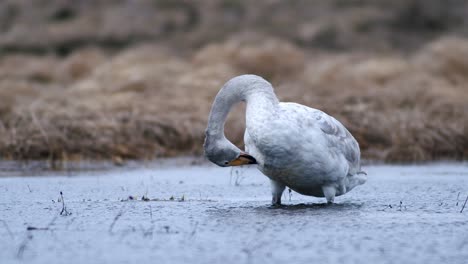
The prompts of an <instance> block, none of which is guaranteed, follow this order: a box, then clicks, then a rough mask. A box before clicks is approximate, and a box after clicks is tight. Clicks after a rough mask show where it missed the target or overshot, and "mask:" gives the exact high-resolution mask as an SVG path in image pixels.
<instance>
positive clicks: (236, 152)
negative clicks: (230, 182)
mask: <svg viewBox="0 0 468 264" xmlns="http://www.w3.org/2000/svg"><path fill="white" fill-rule="evenodd" d="M203 147H204V148H205V156H206V157H207V158H208V160H210V161H211V162H213V163H214V164H216V165H218V166H221V167H228V166H240V165H247V164H257V161H256V160H255V158H254V157H252V156H250V155H249V154H247V153H245V152H244V151H242V150H240V149H239V148H238V147H236V146H234V145H233V144H232V143H231V142H229V141H228V140H227V139H226V138H221V139H212V138H210V137H209V136H207V137H206V138H205V144H204V146H203Z"/></svg>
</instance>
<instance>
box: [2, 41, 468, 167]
mask: <svg viewBox="0 0 468 264" xmlns="http://www.w3.org/2000/svg"><path fill="white" fill-rule="evenodd" d="M258 43H259V42H257V41H255V37H254V38H252V37H251V36H248V35H247V36H246V35H242V36H235V37H232V38H231V39H229V40H227V41H225V42H221V43H217V44H210V45H207V46H203V47H202V48H200V49H199V50H196V51H194V52H193V53H192V54H190V55H188V56H184V57H179V56H176V55H174V54H173V53H172V52H171V51H170V50H168V49H167V48H165V47H161V46H157V45H151V44H148V45H139V46H134V47H131V48H128V49H126V50H125V51H123V52H120V53H117V54H113V55H109V54H107V53H106V52H104V51H102V50H99V49H90V48H86V49H79V50H77V51H75V52H73V53H72V54H70V55H68V56H66V57H55V56H51V55H45V56H25V55H8V56H3V57H1V59H0V98H1V99H2V103H1V104H0V157H3V158H7V159H50V160H76V159H83V158H86V159H114V160H121V159H153V158H156V157H162V156H175V155H181V154H195V155H199V154H201V153H202V142H203V136H204V135H203V132H204V129H205V126H206V119H207V115H208V112H209V108H210V106H211V102H212V100H213V98H214V96H215V95H216V93H217V91H218V90H219V88H220V87H221V86H222V84H223V83H224V82H225V81H227V80H228V79H229V78H231V77H233V76H235V75H238V74H242V73H256V74H260V75H263V76H265V77H267V78H268V79H269V80H271V81H272V82H273V83H274V85H275V86H276V91H277V94H278V95H279V97H280V98H281V99H282V100H284V101H296V102H299V103H303V104H306V105H309V106H312V107H315V108H320V109H322V110H324V111H326V112H328V113H329V114H332V115H334V116H336V117H337V118H338V119H339V120H341V121H342V122H343V123H344V124H345V125H346V126H347V127H348V128H349V129H350V130H351V132H352V133H353V134H354V135H355V137H356V138H357V139H358V141H359V142H360V145H361V147H362V150H363V156H364V157H365V158H370V159H377V160H385V161H426V160H434V159H458V160H460V159H467V158H468V131H466V128H467V127H468V115H467V114H468V40H466V39H461V38H443V39H440V40H437V41H434V42H432V43H430V44H428V45H426V46H425V47H424V48H422V49H421V50H419V51H418V52H415V53H413V54H410V55H407V56H403V55H401V54H398V53H387V54H386V55H379V54H375V53H363V52H346V53H340V54H336V53H335V54H329V53H324V52H313V51H307V50H303V49H301V48H298V47H296V46H295V45H293V44H291V43H289V42H285V41H281V40H278V39H275V38H268V40H266V41H262V42H261V44H258ZM236 110H242V107H239V108H236ZM242 115H243V112H242V111H235V113H233V114H232V115H231V116H230V121H229V122H228V124H227V125H228V129H227V131H228V137H230V138H231V139H233V141H234V142H235V143H236V144H239V145H241V144H242V133H243V117H242Z"/></svg>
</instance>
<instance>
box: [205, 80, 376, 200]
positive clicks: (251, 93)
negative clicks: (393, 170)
mask: <svg viewBox="0 0 468 264" xmlns="http://www.w3.org/2000/svg"><path fill="white" fill-rule="evenodd" d="M240 101H245V102H246V105H247V109H246V130H245V135H244V142H245V152H244V151H241V150H240V149H239V148H238V147H236V146H234V145H233V144H232V143H231V142H230V141H229V140H227V139H226V137H225V136H224V123H225V120H226V117H227V115H228V113H229V111H230V109H231V107H232V106H233V105H234V104H236V103H238V102H240ZM204 149H205V156H206V157H207V158H208V159H209V160H210V161H211V162H213V163H215V164H217V165H219V166H222V167H225V166H237V165H244V164H258V169H259V170H260V171H261V172H262V173H263V174H265V175H266V176H267V177H268V178H270V180H271V183H272V195H273V198H272V204H273V205H279V204H281V195H282V193H283V191H284V189H285V187H286V186H287V187H289V188H291V189H292V190H294V191H296V192H298V193H301V194H304V195H311V196H317V197H326V199H327V202H328V203H333V201H334V198H335V196H338V195H342V194H345V193H347V192H349V191H350V190H351V189H353V188H354V187H356V186H357V185H360V184H363V183H365V181H366V178H367V177H366V176H365V173H364V172H361V166H360V150H359V145H358V143H357V142H356V140H355V139H354V137H353V136H352V135H351V134H350V133H349V132H348V130H347V129H346V128H345V127H344V126H343V125H342V124H341V123H340V122H339V121H337V120H336V119H335V118H333V117H331V116H329V115H327V114H325V113H324V112H322V111H320V110H317V109H313V108H309V107H307V106H304V105H300V104H296V103H280V102H279V101H278V99H277V97H276V95H275V93H274V91H273V87H272V86H271V84H270V83H269V82H267V81H266V80H265V79H263V78H261V77H259V76H256V75H241V76H237V77H235V78H233V79H231V80H229V81H228V82H227V83H226V84H225V85H224V86H223V87H222V88H221V90H220V91H219V93H218V94H217V95H216V98H215V100H214V103H213V106H212V108H211V112H210V115H209V120H208V127H207V129H206V138H205V144H204Z"/></svg>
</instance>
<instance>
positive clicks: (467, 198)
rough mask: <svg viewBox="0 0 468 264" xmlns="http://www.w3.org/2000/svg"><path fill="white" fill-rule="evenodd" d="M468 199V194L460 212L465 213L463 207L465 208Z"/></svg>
mask: <svg viewBox="0 0 468 264" xmlns="http://www.w3.org/2000/svg"><path fill="white" fill-rule="evenodd" d="M467 201H468V195H467V196H466V199H465V203H464V204H463V207H462V209H461V210H460V213H463V209H465V206H466V202H467Z"/></svg>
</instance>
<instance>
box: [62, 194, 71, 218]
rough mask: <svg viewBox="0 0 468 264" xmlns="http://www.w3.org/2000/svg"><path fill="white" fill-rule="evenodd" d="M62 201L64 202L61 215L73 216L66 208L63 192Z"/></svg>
mask: <svg viewBox="0 0 468 264" xmlns="http://www.w3.org/2000/svg"><path fill="white" fill-rule="evenodd" d="M60 199H61V200H62V211H60V215H64V216H68V215H71V213H70V212H68V210H67V207H66V206H65V200H64V199H63V193H62V192H60Z"/></svg>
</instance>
